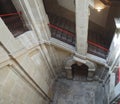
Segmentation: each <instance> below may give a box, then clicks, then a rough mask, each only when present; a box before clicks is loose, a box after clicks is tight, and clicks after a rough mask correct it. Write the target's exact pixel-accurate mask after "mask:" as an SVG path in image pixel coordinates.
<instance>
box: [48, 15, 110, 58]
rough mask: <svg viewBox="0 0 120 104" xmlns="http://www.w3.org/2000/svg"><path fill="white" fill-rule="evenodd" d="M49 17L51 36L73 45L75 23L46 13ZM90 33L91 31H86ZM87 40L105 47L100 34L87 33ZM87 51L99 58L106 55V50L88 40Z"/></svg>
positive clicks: (74, 40) (74, 41)
mask: <svg viewBox="0 0 120 104" xmlns="http://www.w3.org/2000/svg"><path fill="white" fill-rule="evenodd" d="M48 17H49V21H50V24H49V27H50V30H51V33H52V37H53V38H56V39H58V40H61V41H63V42H65V43H68V44H70V45H72V46H75V43H76V31H75V23H74V22H71V21H70V20H67V19H66V18H63V17H60V16H57V15H54V14H51V13H48ZM88 33H91V32H88ZM88 41H92V42H94V43H95V44H98V45H100V46H101V47H105V48H107V46H106V43H105V40H104V41H103V39H102V37H101V36H97V35H95V34H88ZM88 53H90V54H93V55H96V56H98V57H101V58H104V59H105V58H106V57H107V54H108V53H107V51H105V50H103V49H101V48H99V47H96V46H94V45H92V44H90V43H89V42H88Z"/></svg>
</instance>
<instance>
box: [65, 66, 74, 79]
mask: <svg viewBox="0 0 120 104" xmlns="http://www.w3.org/2000/svg"><path fill="white" fill-rule="evenodd" d="M65 69H66V76H67V79H73V75H72V68H71V67H65Z"/></svg>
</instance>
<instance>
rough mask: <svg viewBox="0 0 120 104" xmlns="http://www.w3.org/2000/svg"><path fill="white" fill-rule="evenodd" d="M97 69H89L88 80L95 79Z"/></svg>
mask: <svg viewBox="0 0 120 104" xmlns="http://www.w3.org/2000/svg"><path fill="white" fill-rule="evenodd" d="M94 73H95V71H88V76H87V80H89V81H90V80H93V77H94Z"/></svg>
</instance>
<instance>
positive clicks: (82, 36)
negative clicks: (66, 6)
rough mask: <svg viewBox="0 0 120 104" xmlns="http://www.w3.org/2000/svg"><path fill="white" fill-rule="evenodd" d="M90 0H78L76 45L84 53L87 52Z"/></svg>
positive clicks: (79, 51)
mask: <svg viewBox="0 0 120 104" xmlns="http://www.w3.org/2000/svg"><path fill="white" fill-rule="evenodd" d="M88 20H89V0H76V42H77V43H76V47H77V52H78V53H79V54H82V55H86V53H87V36H88Z"/></svg>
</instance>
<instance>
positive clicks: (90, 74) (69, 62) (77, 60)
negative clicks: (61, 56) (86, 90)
mask: <svg viewBox="0 0 120 104" xmlns="http://www.w3.org/2000/svg"><path fill="white" fill-rule="evenodd" d="M75 63H79V64H85V65H86V66H88V77H87V79H88V80H92V78H93V76H94V72H95V69H96V66H95V64H94V63H93V62H91V61H89V60H83V59H80V58H78V57H76V56H73V57H69V58H68V59H67V60H66V62H65V70H66V74H67V78H68V79H72V78H73V75H72V67H71V66H72V65H73V64H75Z"/></svg>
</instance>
